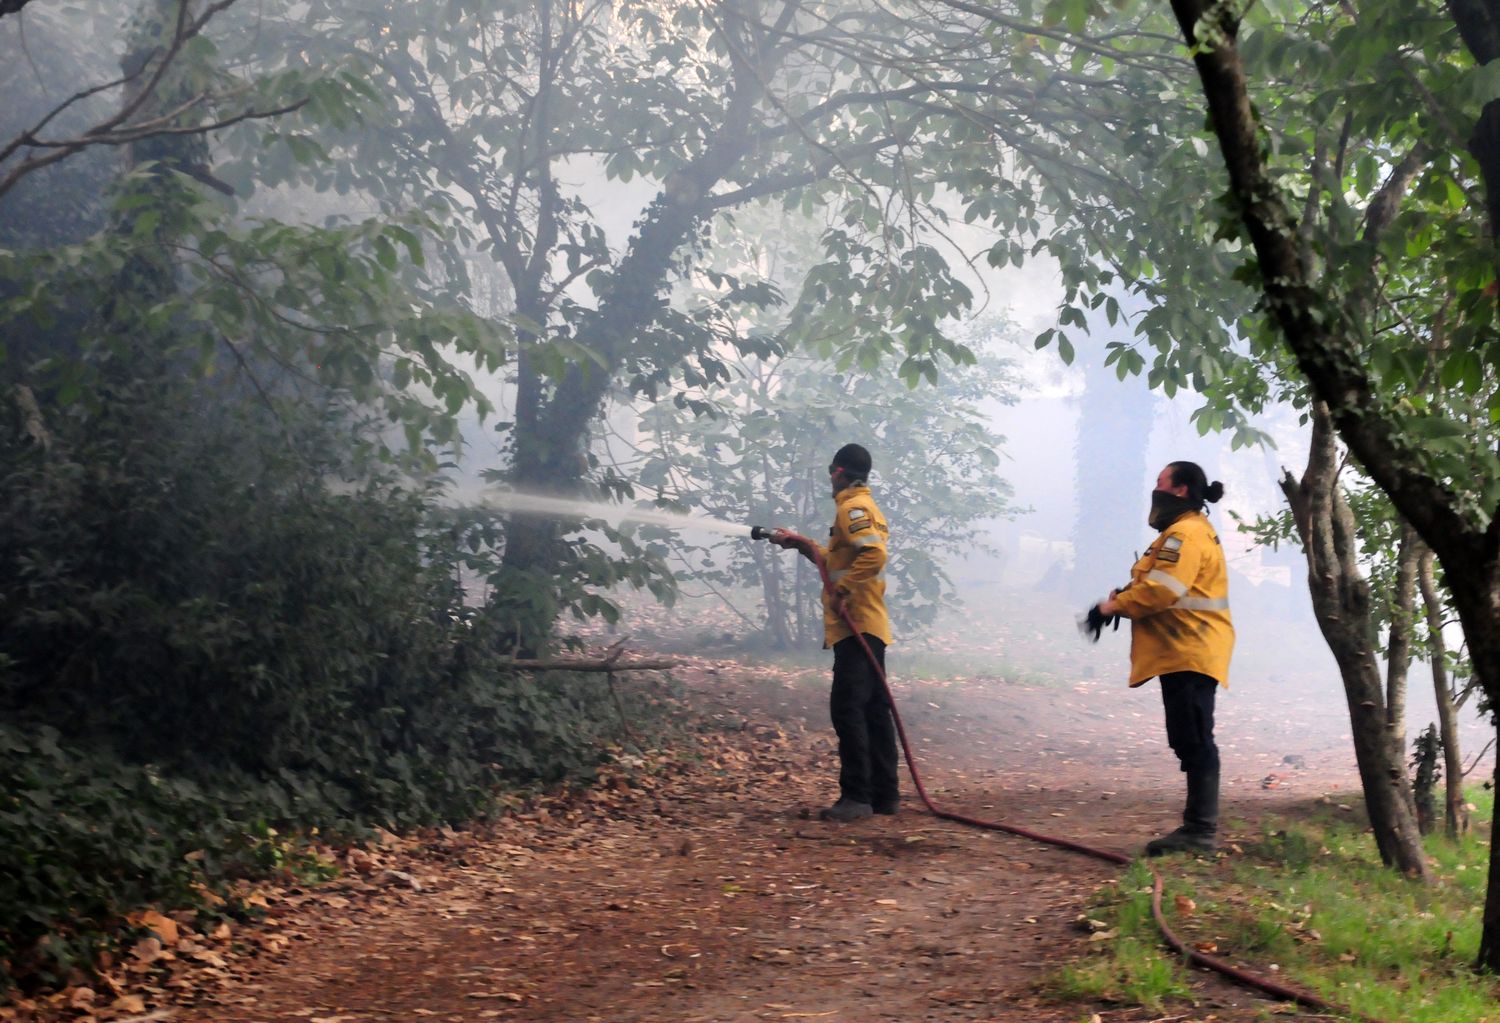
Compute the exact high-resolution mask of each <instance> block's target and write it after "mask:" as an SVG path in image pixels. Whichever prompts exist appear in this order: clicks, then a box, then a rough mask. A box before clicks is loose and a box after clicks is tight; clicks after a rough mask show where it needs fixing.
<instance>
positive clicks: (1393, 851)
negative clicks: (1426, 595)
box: [1281, 402, 1427, 879]
mask: <svg viewBox="0 0 1500 1023" xmlns="http://www.w3.org/2000/svg"><path fill="white" fill-rule="evenodd" d="M1312 423H1313V437H1312V445H1311V448H1310V450H1309V452H1308V459H1307V469H1306V471H1305V472H1304V473H1303V475H1302V479H1301V481H1300V482H1299V481H1297V480H1296V479H1294V478H1293V477H1292V475H1291V473H1287V475H1286V477H1285V478H1284V479H1283V480H1282V484H1281V488H1282V491H1283V492H1284V493H1285V494H1286V498H1287V502H1288V503H1289V504H1290V505H1291V508H1292V515H1293V517H1294V518H1295V519H1296V522H1297V531H1298V533H1299V534H1300V536H1301V539H1302V549H1303V551H1304V552H1305V553H1306V555H1307V573H1308V589H1309V591H1310V592H1311V594H1312V603H1313V613H1314V615H1315V616H1316V617H1317V620H1318V627H1319V628H1320V629H1321V630H1322V631H1323V637H1324V639H1325V640H1327V642H1328V648H1329V650H1331V651H1332V652H1333V656H1334V659H1335V660H1336V661H1337V662H1338V666H1339V673H1340V675H1341V676H1342V678H1343V683H1344V695H1345V698H1346V700H1347V702H1348V705H1349V723H1350V730H1351V732H1352V734H1353V736H1354V755H1355V759H1356V761H1357V762H1358V764H1359V776H1360V781H1361V783H1362V784H1363V786H1364V793H1365V807H1366V809H1367V811H1368V812H1369V815H1370V826H1371V828H1372V829H1373V831H1374V833H1375V845H1376V848H1377V849H1379V851H1380V859H1381V862H1383V863H1385V864H1386V865H1387V866H1390V867H1395V868H1396V869H1398V870H1400V871H1401V872H1403V873H1405V874H1408V875H1411V876H1413V877H1418V878H1424V879H1425V878H1426V876H1427V861H1426V857H1425V855H1424V854H1423V852H1422V843H1421V831H1420V829H1419V828H1418V826H1417V820H1416V802H1415V800H1414V798H1413V796H1412V790H1411V781H1410V779H1409V778H1408V777H1407V774H1406V765H1405V760H1404V742H1403V740H1402V738H1401V737H1400V736H1398V735H1395V734H1393V732H1392V730H1391V724H1390V717H1389V708H1388V706H1387V704H1386V701H1385V698H1384V694H1383V685H1382V679H1381V676H1380V664H1379V662H1378V661H1377V659H1376V657H1375V645H1374V635H1375V629H1374V624H1373V619H1372V618H1371V614H1370V586H1369V583H1368V581H1366V579H1365V578H1364V576H1363V575H1362V574H1361V573H1360V570H1359V563H1358V547H1357V538H1356V531H1355V523H1354V515H1353V513H1352V512H1351V511H1350V510H1349V505H1348V503H1347V502H1346V501H1345V500H1344V496H1343V491H1342V490H1341V489H1340V487H1339V483H1338V445H1337V441H1336V437H1335V434H1334V429H1333V421H1332V419H1331V418H1330V416H1329V413H1328V409H1327V406H1326V405H1324V404H1323V403H1322V402H1317V403H1315V404H1314V406H1313V409H1312Z"/></svg>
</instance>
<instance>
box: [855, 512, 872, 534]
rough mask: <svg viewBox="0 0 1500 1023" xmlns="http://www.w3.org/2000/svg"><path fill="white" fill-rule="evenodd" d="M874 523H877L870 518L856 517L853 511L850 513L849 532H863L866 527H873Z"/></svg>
mask: <svg viewBox="0 0 1500 1023" xmlns="http://www.w3.org/2000/svg"><path fill="white" fill-rule="evenodd" d="M874 525H875V523H874V522H873V521H872V520H870V519H868V518H859V519H856V518H855V517H854V515H853V513H850V515H849V532H851V533H860V532H863V531H864V530H866V529H870V528H872V527H873V526H874Z"/></svg>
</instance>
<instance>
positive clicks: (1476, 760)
mask: <svg viewBox="0 0 1500 1023" xmlns="http://www.w3.org/2000/svg"><path fill="white" fill-rule="evenodd" d="M1494 745H1495V740H1494V739H1491V740H1490V741H1489V742H1487V743H1485V744H1484V749H1482V750H1480V751H1479V753H1478V754H1477V755H1476V756H1475V757H1474V762H1473V763H1471V764H1470V765H1469V766H1468V767H1466V768H1464V773H1463V776H1464V777H1465V778H1467V777H1468V776H1469V772H1470V771H1472V770H1474V768H1476V767H1478V766H1479V762H1480V761H1481V760H1483V759H1484V755H1485V754H1486V753H1488V752H1489V751H1490V750H1491V749H1493V748H1494Z"/></svg>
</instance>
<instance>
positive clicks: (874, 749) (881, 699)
mask: <svg viewBox="0 0 1500 1023" xmlns="http://www.w3.org/2000/svg"><path fill="white" fill-rule="evenodd" d="M865 642H867V643H869V644H870V649H871V650H872V651H873V652H874V654H875V658H876V660H878V661H879V662H880V667H881V670H882V671H883V670H885V643H883V642H882V641H881V640H878V639H876V638H875V637H874V636H871V635H868V634H867V635H866V636H865ZM828 711H829V716H830V717H832V718H833V730H834V732H835V733H836V734H837V735H838V737H839V794H840V795H841V796H843V797H844V798H845V799H852V800H854V801H856V802H860V803H874V804H875V805H877V806H878V805H881V804H890V803H894V802H895V801H896V796H897V794H898V792H899V784H898V781H897V775H896V763H897V762H896V723H895V721H894V720H892V718H891V705H890V702H889V701H888V700H887V699H886V696H885V687H884V686H882V685H881V684H880V678H879V676H877V675H876V674H875V670H874V669H873V668H871V667H870V661H869V659H868V658H867V657H866V656H865V652H864V650H863V649H862V648H861V647H860V645H859V639H858V638H857V637H855V636H849V637H847V638H845V639H841V640H839V641H838V642H837V643H835V644H833V692H832V693H831V694H830V696H829V700H828Z"/></svg>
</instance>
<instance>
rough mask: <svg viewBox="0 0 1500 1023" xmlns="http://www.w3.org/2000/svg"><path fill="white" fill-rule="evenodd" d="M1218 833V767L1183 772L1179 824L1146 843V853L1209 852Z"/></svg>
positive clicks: (1212, 848)
mask: <svg viewBox="0 0 1500 1023" xmlns="http://www.w3.org/2000/svg"><path fill="white" fill-rule="evenodd" d="M1218 832H1219V769H1218V768H1210V769H1201V768H1200V769H1197V770H1192V771H1189V772H1187V807H1186V808H1185V809H1184V810H1183V811H1182V827H1180V828H1178V829H1177V830H1176V831H1174V832H1172V833H1171V834H1170V835H1163V836H1162V837H1161V838H1156V839H1152V840H1151V841H1150V842H1148V843H1147V844H1146V855H1147V856H1165V855H1166V854H1167V853H1174V852H1213V851H1214V849H1215V848H1217V846H1218V843H1217V842H1216V841H1215V836H1216V835H1217V834H1218Z"/></svg>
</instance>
